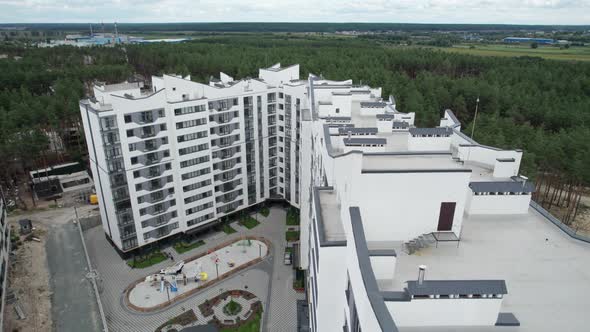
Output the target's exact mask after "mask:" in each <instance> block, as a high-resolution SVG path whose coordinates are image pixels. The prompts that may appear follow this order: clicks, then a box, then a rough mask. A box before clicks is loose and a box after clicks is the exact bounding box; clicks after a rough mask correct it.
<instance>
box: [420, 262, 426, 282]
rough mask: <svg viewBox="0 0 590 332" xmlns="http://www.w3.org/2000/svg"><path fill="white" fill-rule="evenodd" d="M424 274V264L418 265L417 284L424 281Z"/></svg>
mask: <svg viewBox="0 0 590 332" xmlns="http://www.w3.org/2000/svg"><path fill="white" fill-rule="evenodd" d="M425 274H426V265H420V266H418V286H422V284H423V283H424V276H425Z"/></svg>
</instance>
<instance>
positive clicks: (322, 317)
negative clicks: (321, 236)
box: [317, 247, 347, 332]
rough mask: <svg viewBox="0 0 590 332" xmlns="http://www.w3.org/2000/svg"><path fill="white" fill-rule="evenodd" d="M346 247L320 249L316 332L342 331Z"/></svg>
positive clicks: (344, 300)
mask: <svg viewBox="0 0 590 332" xmlns="http://www.w3.org/2000/svg"><path fill="white" fill-rule="evenodd" d="M346 254H347V250H346V247H324V248H320V265H319V273H318V274H317V278H318V303H317V322H318V328H317V331H334V332H340V331H342V326H343V325H344V315H343V313H344V308H345V303H346V296H345V293H344V290H345V289H346V265H345V264H342V263H343V261H344V257H345V255H346Z"/></svg>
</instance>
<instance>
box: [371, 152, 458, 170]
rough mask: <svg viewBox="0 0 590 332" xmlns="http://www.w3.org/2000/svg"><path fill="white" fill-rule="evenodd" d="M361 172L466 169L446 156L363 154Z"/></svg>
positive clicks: (448, 155) (449, 156)
mask: <svg viewBox="0 0 590 332" xmlns="http://www.w3.org/2000/svg"><path fill="white" fill-rule="evenodd" d="M362 169H363V170H407V169H423V170H427V169H467V168H465V167H463V165H461V164H460V163H458V162H456V161H454V160H453V159H452V158H451V155H450V153H448V154H444V153H442V154H389V155H388V154H364V155H363V163H362Z"/></svg>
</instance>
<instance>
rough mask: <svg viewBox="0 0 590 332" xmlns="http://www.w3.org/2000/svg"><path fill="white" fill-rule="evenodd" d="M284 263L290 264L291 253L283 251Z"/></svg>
mask: <svg viewBox="0 0 590 332" xmlns="http://www.w3.org/2000/svg"><path fill="white" fill-rule="evenodd" d="M285 265H291V253H290V252H288V251H287V252H285Z"/></svg>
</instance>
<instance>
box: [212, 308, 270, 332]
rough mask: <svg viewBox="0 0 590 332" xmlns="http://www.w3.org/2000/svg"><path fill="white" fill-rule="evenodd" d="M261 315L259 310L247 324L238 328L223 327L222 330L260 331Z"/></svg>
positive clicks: (221, 331) (222, 331)
mask: <svg viewBox="0 0 590 332" xmlns="http://www.w3.org/2000/svg"><path fill="white" fill-rule="evenodd" d="M260 317H261V315H260V312H257V313H256V314H255V316H254V318H252V320H250V321H248V322H247V323H246V324H244V325H242V326H240V327H236V328H227V329H221V330H220V332H260Z"/></svg>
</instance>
